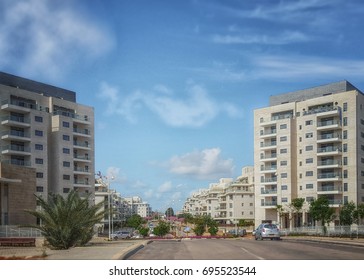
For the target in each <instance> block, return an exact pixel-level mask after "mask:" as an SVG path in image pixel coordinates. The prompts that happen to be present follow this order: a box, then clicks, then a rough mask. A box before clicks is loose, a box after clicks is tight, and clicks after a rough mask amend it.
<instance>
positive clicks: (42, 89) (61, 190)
mask: <svg viewBox="0 0 364 280" xmlns="http://www.w3.org/2000/svg"><path fill="white" fill-rule="evenodd" d="M0 101H1V107H0V131H1V138H0V149H1V154H0V161H1V163H2V164H3V165H4V166H5V165H6V164H7V165H9V166H10V167H9V168H10V170H14V172H10V173H9V174H8V176H10V177H6V179H9V180H13V179H14V180H18V179H19V177H21V180H22V184H24V183H25V182H29V184H28V183H26V185H27V187H26V188H27V192H26V193H24V194H22V195H19V196H17V195H18V193H14V194H12V193H11V192H9V196H8V197H7V202H6V204H7V205H9V207H8V210H4V209H2V210H1V211H2V213H1V214H2V215H7V217H9V218H8V219H7V220H5V219H2V220H1V224H18V223H20V222H21V219H18V218H15V216H13V214H12V213H11V209H15V208H12V207H14V204H19V205H28V202H29V201H33V202H32V203H35V197H34V195H33V194H34V193H36V194H38V195H42V196H43V197H47V195H48V194H49V193H57V194H64V195H66V194H67V193H68V192H69V191H70V190H77V191H78V192H79V193H80V194H81V196H82V195H86V194H87V193H94V189H95V188H94V185H95V182H94V174H95V171H94V150H95V149H94V109H93V108H92V107H89V106H84V105H81V104H78V103H76V94H75V93H74V92H72V91H69V90H65V89H61V88H57V87H54V86H51V85H46V84H42V83H38V82H35V81H31V80H27V79H24V78H21V77H17V76H13V75H10V74H7V73H3V72H0ZM15 170H16V172H15ZM30 170H31V171H30ZM25 174H27V176H28V175H29V178H26V177H24V176H25ZM1 178H2V177H1ZM1 178H0V179H1ZM30 184H32V185H33V187H32V190H31V191H30V190H28V187H30ZM16 196H17V197H16ZM0 200H1V201H2V202H3V205H4V203H5V202H4V200H5V197H4V196H0ZM33 208H35V207H33ZM5 211H10V212H5Z"/></svg>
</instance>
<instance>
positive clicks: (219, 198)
mask: <svg viewBox="0 0 364 280" xmlns="http://www.w3.org/2000/svg"><path fill="white" fill-rule="evenodd" d="M254 202H255V200H254V169H253V167H252V166H248V167H244V168H243V169H242V175H241V176H239V177H238V178H236V179H235V180H234V179H232V178H222V179H220V181H219V182H218V183H212V184H210V186H209V188H207V189H201V190H199V191H198V192H195V193H194V194H192V195H191V196H190V197H189V198H188V199H187V200H186V202H185V203H184V208H183V212H184V213H190V214H192V215H194V216H195V215H206V216H210V217H212V218H213V219H215V220H217V221H219V222H220V223H221V224H236V223H238V222H239V220H246V221H253V220H254V217H255V213H254V212H255V210H254Z"/></svg>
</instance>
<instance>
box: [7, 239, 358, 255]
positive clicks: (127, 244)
mask: <svg viewBox="0 0 364 280" xmlns="http://www.w3.org/2000/svg"><path fill="white" fill-rule="evenodd" d="M244 238H251V237H244ZM282 239H283V240H284V241H289V240H292V241H293V240H294V241H302V242H331V243H339V244H349V245H352V246H360V247H363V249H364V239H363V238H359V239H356V238H353V239H350V238H330V237H310V236H304V237H301V236H289V237H288V236H283V237H282ZM150 242H151V241H149V240H137V239H136V240H130V239H129V240H120V241H107V240H106V239H103V238H95V239H93V240H92V241H91V242H90V243H89V245H87V246H84V247H74V248H70V249H68V250H51V249H49V248H45V247H43V246H42V243H43V240H42V239H37V244H36V247H0V260H1V259H42V260H122V259H126V258H127V257H128V255H130V254H132V253H133V252H135V251H137V250H139V249H141V248H142V247H144V246H147V244H148V243H150Z"/></svg>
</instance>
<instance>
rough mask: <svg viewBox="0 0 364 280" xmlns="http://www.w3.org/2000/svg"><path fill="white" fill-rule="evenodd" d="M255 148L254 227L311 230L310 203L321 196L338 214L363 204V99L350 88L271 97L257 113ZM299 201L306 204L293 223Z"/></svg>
mask: <svg viewBox="0 0 364 280" xmlns="http://www.w3.org/2000/svg"><path fill="white" fill-rule="evenodd" d="M254 143H255V145H254V169H255V203H256V217H255V221H256V222H255V223H256V224H259V223H261V222H262V221H264V220H270V221H272V222H275V223H278V224H281V227H282V228H289V227H296V226H302V225H310V224H312V223H313V221H312V219H310V216H309V214H308V207H309V202H310V201H311V200H312V199H316V198H317V197H319V196H321V195H325V196H327V197H328V199H329V201H330V205H331V206H332V207H334V208H336V210H337V213H338V210H339V208H340V207H341V206H342V205H343V204H344V203H345V202H350V201H353V202H354V203H356V204H358V203H363V202H364V95H363V93H361V92H360V90H358V89H356V88H355V87H354V86H352V85H351V84H350V83H348V82H346V81H343V82H339V83H335V84H329V85H326V86H320V87H316V88H312V89H308V90H303V91H299V92H293V93H288V94H284V95H280V96H274V97H272V98H271V104H270V106H269V107H266V108H262V109H257V110H255V112H254ZM295 198H304V199H305V203H304V207H303V213H302V214H300V217H299V219H297V220H295V221H294V220H293V219H292V217H291V214H290V207H289V205H290V203H291V202H292V200H293V199H295ZM277 205H282V206H283V209H284V212H285V214H284V215H283V217H280V216H279V215H278V213H277ZM334 224H338V218H337V219H336V220H335V221H334Z"/></svg>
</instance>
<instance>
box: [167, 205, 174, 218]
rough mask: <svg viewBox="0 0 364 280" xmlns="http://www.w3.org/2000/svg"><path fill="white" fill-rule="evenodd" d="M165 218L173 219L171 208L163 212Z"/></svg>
mask: <svg viewBox="0 0 364 280" xmlns="http://www.w3.org/2000/svg"><path fill="white" fill-rule="evenodd" d="M165 214H166V216H167V217H173V216H174V211H173V208H172V207H169V208H168V209H167V210H166V212H165Z"/></svg>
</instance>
